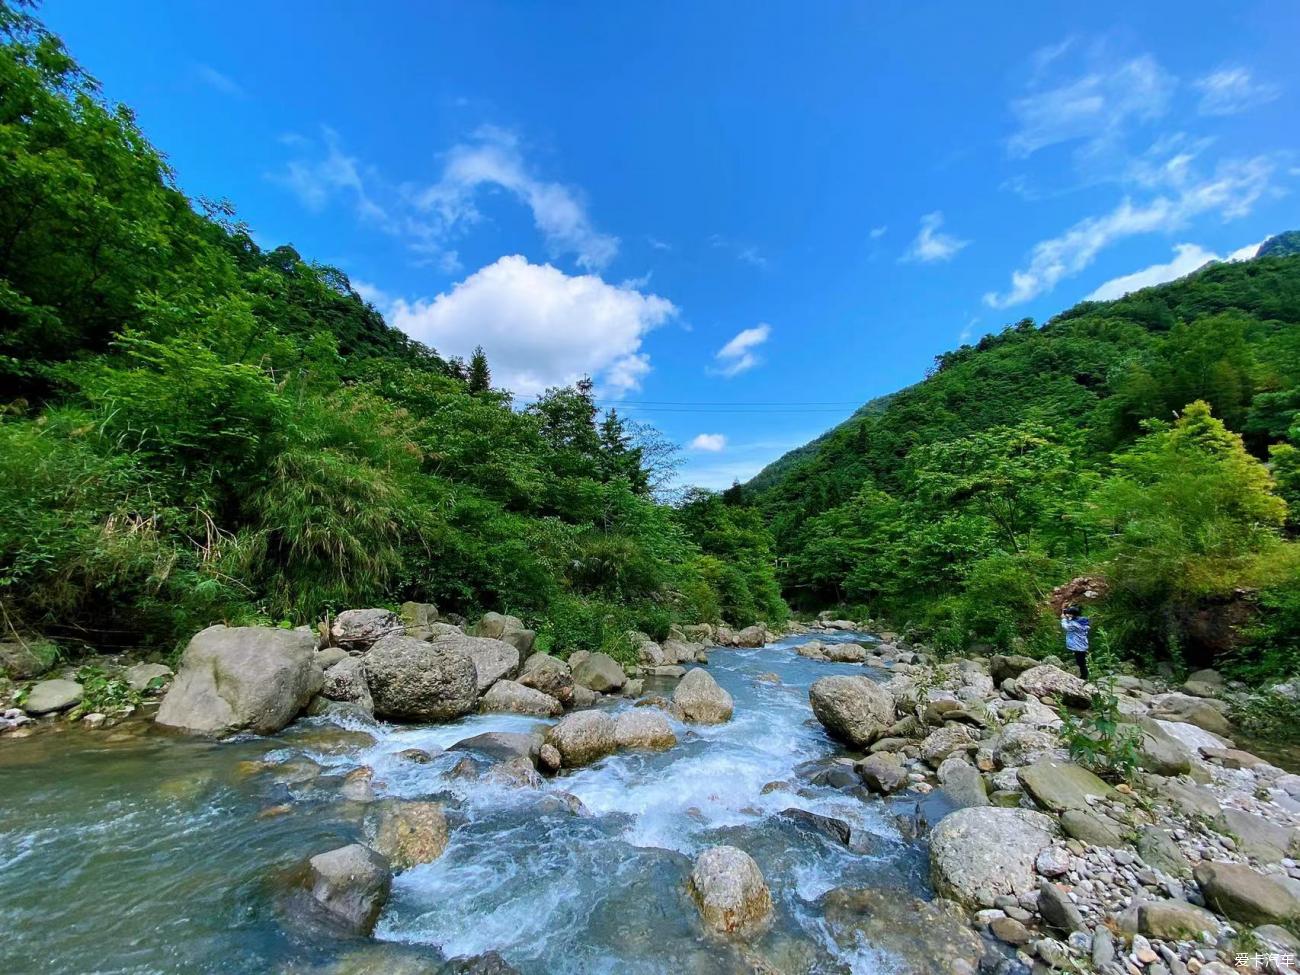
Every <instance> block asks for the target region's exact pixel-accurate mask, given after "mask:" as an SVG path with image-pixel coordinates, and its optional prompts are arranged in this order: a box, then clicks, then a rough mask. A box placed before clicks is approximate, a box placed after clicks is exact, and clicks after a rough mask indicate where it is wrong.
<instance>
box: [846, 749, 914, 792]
mask: <svg viewBox="0 0 1300 975" xmlns="http://www.w3.org/2000/svg"><path fill="white" fill-rule="evenodd" d="M854 767H855V768H856V769H857V770H858V775H860V776H861V777H862V781H863V782H864V783H865V784H866V786H867V788H868V789H870V790H871V791H872V792H878V793H880V794H881V795H889V794H890V793H891V792H897V791H898V790H899V789H901V788H903V787H904V786H906V785H907V769H905V768H903V767H902V765H900V764H899V762H898V760H897V759H895V758H892V757H886V756H885V755H884V754H881V753H877V754H874V755H868V756H867V757H866V758H864V759H862V761H860V762H858V763H857V764H856V765H855V766H854Z"/></svg>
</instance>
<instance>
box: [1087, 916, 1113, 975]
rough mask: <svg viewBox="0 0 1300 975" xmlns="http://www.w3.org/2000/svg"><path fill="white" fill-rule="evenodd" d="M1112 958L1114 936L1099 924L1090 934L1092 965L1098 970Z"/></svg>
mask: <svg viewBox="0 0 1300 975" xmlns="http://www.w3.org/2000/svg"><path fill="white" fill-rule="evenodd" d="M1114 960H1115V936H1114V935H1113V934H1111V933H1110V929H1109V928H1106V927H1103V926H1102V925H1100V924H1099V925H1097V930H1096V932H1095V933H1094V934H1093V936H1092V967H1093V968H1095V969H1097V970H1098V971H1100V970H1102V969H1104V968H1105V967H1106V966H1107V965H1109V964H1110V963H1111V962H1112V961H1114Z"/></svg>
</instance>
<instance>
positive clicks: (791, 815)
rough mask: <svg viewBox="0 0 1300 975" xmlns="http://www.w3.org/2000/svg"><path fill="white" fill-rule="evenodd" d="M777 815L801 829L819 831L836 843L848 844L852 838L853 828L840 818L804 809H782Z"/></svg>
mask: <svg viewBox="0 0 1300 975" xmlns="http://www.w3.org/2000/svg"><path fill="white" fill-rule="evenodd" d="M778 815H779V816H780V817H781V818H782V819H785V820H788V821H789V822H792V823H794V824H795V825H796V826H798V827H799V828H801V829H806V830H811V831H812V832H814V833H820V834H821V835H822V836H825V837H826V838H828V839H831V840H834V841H835V842H836V843H842V844H844V845H845V846H848V845H849V844H850V843H851V842H852V839H853V828H852V827H851V826H849V824H848V823H846V822H845V821H844V820H842V819H835V818H833V817H831V816H821V815H818V814H817V813H814V812H809V811H808V810H806V809H793V808H791V809H783V810H781V812H780V813H778Z"/></svg>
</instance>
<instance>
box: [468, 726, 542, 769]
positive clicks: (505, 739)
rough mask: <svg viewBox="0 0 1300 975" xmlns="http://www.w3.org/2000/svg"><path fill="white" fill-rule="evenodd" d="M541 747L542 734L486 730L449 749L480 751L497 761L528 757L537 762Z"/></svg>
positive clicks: (481, 753)
mask: <svg viewBox="0 0 1300 975" xmlns="http://www.w3.org/2000/svg"><path fill="white" fill-rule="evenodd" d="M541 747H542V737H541V735H530V734H525V733H523V732H519V731H485V732H483V733H482V734H479V735H474V736H472V737H470V738H462V739H461V740H460V741H458V742H456V744H454V745H452V746H451V747H450V748H449V749H447V750H448V751H457V752H478V753H479V754H480V755H486V756H487V757H488V758H491V759H493V760H494V761H497V762H508V761H509V760H510V759H512V758H526V759H528V760H529V761H530V762H536V761H537V759H538V757H539V755H540V752H541Z"/></svg>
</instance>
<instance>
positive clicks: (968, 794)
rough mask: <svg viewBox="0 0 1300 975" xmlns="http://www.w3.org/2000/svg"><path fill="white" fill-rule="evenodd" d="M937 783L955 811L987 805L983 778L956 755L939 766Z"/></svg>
mask: <svg viewBox="0 0 1300 975" xmlns="http://www.w3.org/2000/svg"><path fill="white" fill-rule="evenodd" d="M939 782H940V784H941V785H942V786H943V794H944V795H945V796H947V798H948V801H949V802H951V803H952V805H953V807H954V808H956V809H965V808H966V807H968V806H987V805H988V804H989V796H988V789H987V788H986V787H985V785H984V776H982V775H980V773H979V770H978V769H977V768H975V766H973V765H971V764H970V763H969V762H967V761H966V760H965V759H964V758H961V757H959V756H958V755H957V754H953V755H951V756H950V757H948V758H947V759H946V760H945V761H944V762H943V764H942V765H940V766H939Z"/></svg>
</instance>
